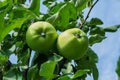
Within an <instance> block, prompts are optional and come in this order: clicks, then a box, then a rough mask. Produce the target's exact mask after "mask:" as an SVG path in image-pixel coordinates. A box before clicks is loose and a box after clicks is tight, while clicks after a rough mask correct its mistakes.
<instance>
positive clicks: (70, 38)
mask: <svg viewBox="0 0 120 80" xmlns="http://www.w3.org/2000/svg"><path fill="white" fill-rule="evenodd" d="M88 43H89V41H88V37H87V35H86V34H85V33H84V32H83V31H82V30H80V29H79V28H72V29H68V30H66V31H64V32H62V33H61V34H60V35H59V37H58V40H57V48H58V51H59V53H60V55H62V56H63V57H65V58H67V59H74V60H77V59H80V58H81V57H82V56H83V55H84V54H85V53H86V51H87V49H88Z"/></svg>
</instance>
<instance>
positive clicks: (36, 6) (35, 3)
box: [29, 0, 41, 16]
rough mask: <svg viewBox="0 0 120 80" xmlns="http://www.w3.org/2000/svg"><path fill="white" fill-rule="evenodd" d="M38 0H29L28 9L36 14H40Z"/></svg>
mask: <svg viewBox="0 0 120 80" xmlns="http://www.w3.org/2000/svg"><path fill="white" fill-rule="evenodd" d="M40 1H41V0H31V4H30V7H29V10H31V11H32V12H34V13H35V14H36V15H38V16H39V14H40Z"/></svg>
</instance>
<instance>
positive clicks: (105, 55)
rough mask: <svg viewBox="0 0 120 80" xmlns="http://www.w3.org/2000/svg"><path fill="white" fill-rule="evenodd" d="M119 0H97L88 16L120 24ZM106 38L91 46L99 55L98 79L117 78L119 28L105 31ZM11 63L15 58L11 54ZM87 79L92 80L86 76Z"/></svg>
mask: <svg viewBox="0 0 120 80" xmlns="http://www.w3.org/2000/svg"><path fill="white" fill-rule="evenodd" d="M119 9H120V0H99V2H98V3H97V4H96V6H95V7H94V8H93V10H92V12H91V14H90V17H89V19H90V18H92V17H98V18H100V19H101V20H102V21H103V22H104V25H102V26H104V27H106V26H111V25H116V24H120V10H119ZM41 11H42V12H46V8H45V7H44V6H42V7H41ZM86 11H87V10H86ZM106 35H107V38H106V39H105V40H104V41H103V42H102V43H98V44H95V45H94V46H93V47H92V48H93V49H94V51H95V52H96V53H97V55H98V57H99V62H98V64H97V66H98V69H99V80H117V75H116V73H115V68H116V62H117V60H118V57H119V56H120V37H119V36H120V29H119V30H118V31H117V32H115V33H107V34H106ZM13 57H14V61H13V63H15V62H16V60H17V58H16V57H15V56H14V55H12V56H11V57H10V59H13ZM87 80H93V79H92V78H91V77H88V78H87Z"/></svg>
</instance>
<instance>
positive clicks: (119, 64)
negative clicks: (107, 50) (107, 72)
mask: <svg viewBox="0 0 120 80" xmlns="http://www.w3.org/2000/svg"><path fill="white" fill-rule="evenodd" d="M116 73H117V75H118V80H120V57H119V59H118V61H117V67H116Z"/></svg>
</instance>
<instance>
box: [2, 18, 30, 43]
mask: <svg viewBox="0 0 120 80" xmlns="http://www.w3.org/2000/svg"><path fill="white" fill-rule="evenodd" d="M27 19H28V17H24V18H20V19H17V20H13V21H12V22H11V24H8V25H7V26H6V27H4V28H2V30H1V29H0V31H1V32H0V42H1V41H2V40H3V39H4V37H5V36H6V35H7V34H8V33H9V32H10V31H11V30H13V29H14V28H20V27H21V26H22V24H23V23H24V22H25V21H26V20H27Z"/></svg>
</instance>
